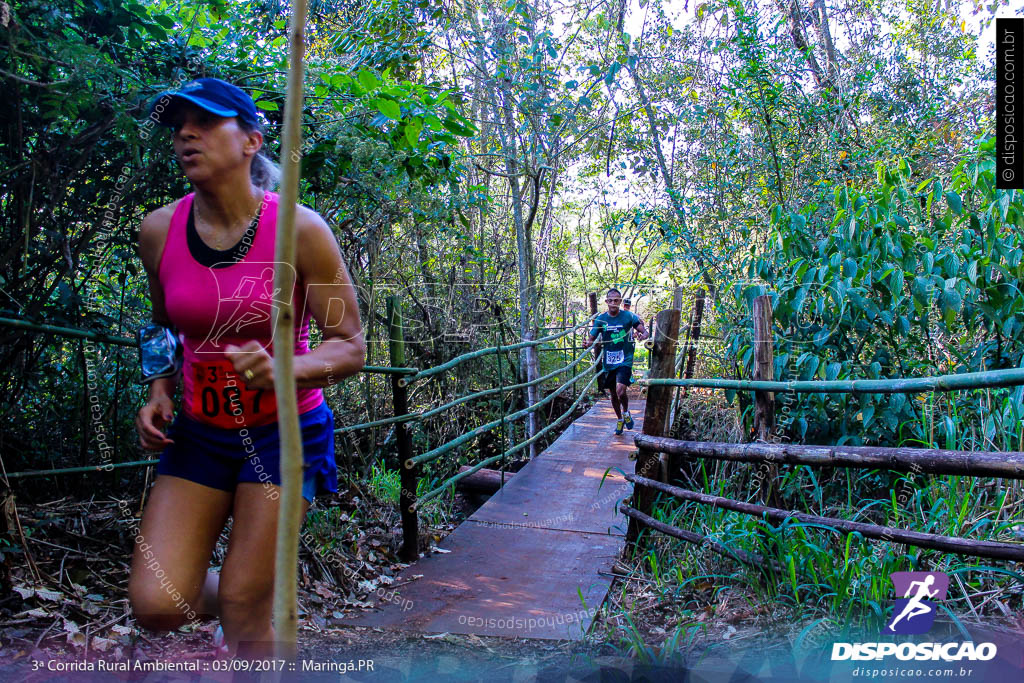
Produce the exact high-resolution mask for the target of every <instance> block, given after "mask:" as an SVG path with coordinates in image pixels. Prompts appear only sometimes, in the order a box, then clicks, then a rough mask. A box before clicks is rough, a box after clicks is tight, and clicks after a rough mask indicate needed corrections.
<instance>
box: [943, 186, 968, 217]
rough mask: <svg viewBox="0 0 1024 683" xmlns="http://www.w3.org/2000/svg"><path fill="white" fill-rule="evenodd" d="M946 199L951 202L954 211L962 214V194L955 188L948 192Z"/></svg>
mask: <svg viewBox="0 0 1024 683" xmlns="http://www.w3.org/2000/svg"><path fill="white" fill-rule="evenodd" d="M946 201H947V202H949V208H950V209H952V210H953V213H955V214H956V215H958V216H959V215H960V214H962V213H963V212H964V204H963V202H962V201H960V195H958V194H957V193H956V192H953V190H950V191H949V192H947V193H946Z"/></svg>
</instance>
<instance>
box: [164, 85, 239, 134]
mask: <svg viewBox="0 0 1024 683" xmlns="http://www.w3.org/2000/svg"><path fill="white" fill-rule="evenodd" d="M177 100H187V101H189V102H191V103H192V104H194V105H196V106H198V107H202V108H203V109H205V110H206V111H208V112H210V113H211V114H216V115H217V116H237V117H238V118H239V119H240V120H242V121H244V122H246V123H249V124H250V125H256V123H257V122H258V119H257V117H256V104H255V103H254V102H253V101H252V98H251V97H250V96H249V94H248V93H247V92H245V91H244V90H242V89H241V88H239V87H238V86H237V85H232V84H230V83H228V82H227V81H222V80H221V79H219V78H197V79H196V80H194V81H192V82H191V83H186V84H185V85H183V86H182V87H181V88H179V89H178V90H165V91H164V92H162V93H160V94H159V95H157V96H156V97H154V98H153V101H152V102H150V104H149V118H151V119H153V120H154V121H155V122H157V123H158V124H160V125H161V126H170V125H171V124H170V123H169V122H168V121H167V120H166V114H167V113H169V112H170V110H171V109H172V105H173V104H174V103H175V101H177Z"/></svg>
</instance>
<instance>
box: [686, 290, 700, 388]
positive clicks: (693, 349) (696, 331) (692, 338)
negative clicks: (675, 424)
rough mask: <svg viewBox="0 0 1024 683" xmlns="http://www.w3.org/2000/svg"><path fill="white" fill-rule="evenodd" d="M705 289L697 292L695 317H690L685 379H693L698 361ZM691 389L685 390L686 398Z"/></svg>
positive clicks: (694, 309) (694, 305) (694, 303)
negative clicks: (687, 391) (694, 367)
mask: <svg viewBox="0 0 1024 683" xmlns="http://www.w3.org/2000/svg"><path fill="white" fill-rule="evenodd" d="M704 296H705V291H704V288H703V287H701V289H700V290H699V291H698V292H697V297H696V299H694V302H693V315H692V316H691V317H690V332H689V335H688V336H689V342H688V346H687V349H686V370H685V372H684V373H683V377H685V378H686V379H691V378H692V377H693V366H694V364H695V363H696V360H697V344H698V343H699V342H700V325H701V322H702V321H703V318H704ZM688 388H689V387H684V388H683V396H686V390H687V389H688Z"/></svg>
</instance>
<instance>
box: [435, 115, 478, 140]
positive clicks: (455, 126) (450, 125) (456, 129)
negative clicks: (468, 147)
mask: <svg viewBox="0 0 1024 683" xmlns="http://www.w3.org/2000/svg"><path fill="white" fill-rule="evenodd" d="M441 125H442V126H444V127H445V129H446V130H449V131H451V132H452V133H455V134H456V135H458V136H459V137H463V138H468V137H472V136H473V135H474V134H475V133H476V131H475V130H473V129H472V128H468V127H467V126H464V125H462V124H461V123H459V122H458V121H456V120H455V119H453V118H447V119H445V120H444V121H442V122H441Z"/></svg>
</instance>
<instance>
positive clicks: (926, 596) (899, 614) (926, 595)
mask: <svg viewBox="0 0 1024 683" xmlns="http://www.w3.org/2000/svg"><path fill="white" fill-rule="evenodd" d="M889 578H890V579H892V583H893V585H894V586H895V587H896V595H902V596H903V597H902V598H897V600H896V602H895V603H894V604H893V610H892V617H893V618H892V620H891V621H890V622H889V625H888V626H886V627H885V628H884V629H882V633H887V634H896V633H900V634H904V635H910V634H914V633H927V632H928V630H929V629H931V627H932V624H934V623H935V603H934V602H932V600H945V599H946V590H947V589H949V577H948V576H946V575H945V574H943V573H941V572H894V573H893V574H892V575H891V576H890V577H889Z"/></svg>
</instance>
